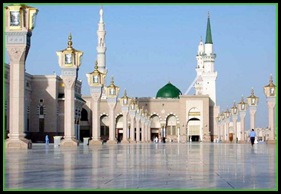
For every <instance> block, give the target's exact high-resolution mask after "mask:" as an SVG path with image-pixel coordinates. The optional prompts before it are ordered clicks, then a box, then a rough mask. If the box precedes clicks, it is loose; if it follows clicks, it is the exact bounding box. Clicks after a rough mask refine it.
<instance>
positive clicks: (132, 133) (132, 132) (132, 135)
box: [129, 110, 136, 143]
mask: <svg viewBox="0 0 281 194" xmlns="http://www.w3.org/2000/svg"><path fill="white" fill-rule="evenodd" d="M129 114H130V119H131V127H130V143H136V140H135V117H136V111H135V110H130V112H129Z"/></svg>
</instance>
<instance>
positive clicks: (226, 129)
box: [224, 108, 231, 141]
mask: <svg viewBox="0 0 281 194" xmlns="http://www.w3.org/2000/svg"><path fill="white" fill-rule="evenodd" d="M230 114H231V112H230V111H229V110H228V108H227V109H226V111H225V112H224V115H225V131H226V140H227V141H230V138H229V122H230Z"/></svg>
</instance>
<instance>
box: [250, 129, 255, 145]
mask: <svg viewBox="0 0 281 194" xmlns="http://www.w3.org/2000/svg"><path fill="white" fill-rule="evenodd" d="M255 138H256V132H255V131H254V129H252V131H251V132H250V140H251V144H252V146H253V145H254V142H255Z"/></svg>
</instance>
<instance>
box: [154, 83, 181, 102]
mask: <svg viewBox="0 0 281 194" xmlns="http://www.w3.org/2000/svg"><path fill="white" fill-rule="evenodd" d="M181 94H182V93H181V91H180V90H179V89H178V88H177V87H176V86H174V85H173V84H171V83H170V82H169V83H167V84H166V85H165V86H163V87H162V88H160V89H159V90H158V92H157V94H156V98H179V95H181Z"/></svg>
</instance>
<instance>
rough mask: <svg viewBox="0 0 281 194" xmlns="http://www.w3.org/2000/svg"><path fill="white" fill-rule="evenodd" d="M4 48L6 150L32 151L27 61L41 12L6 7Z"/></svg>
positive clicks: (33, 9) (22, 6) (32, 9)
mask: <svg viewBox="0 0 281 194" xmlns="http://www.w3.org/2000/svg"><path fill="white" fill-rule="evenodd" d="M5 9H6V10H5V16H6V17H5V40H6V41H5V45H6V49H7V53H8V55H9V59H10V76H9V87H10V89H9V91H10V93H9V134H8V137H9V138H8V139H7V140H6V148H7V149H10V148H12V149H31V148H32V142H31V140H29V139H26V138H25V136H26V134H25V130H24V129H25V116H26V113H25V110H26V107H25V103H24V101H25V83H26V82H25V61H26V58H27V55H28V52H29V49H30V46H31V36H32V30H33V29H34V27H35V20H36V15H37V13H38V9H36V8H33V7H30V6H27V5H24V4H12V5H9V6H6V7H5Z"/></svg>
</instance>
